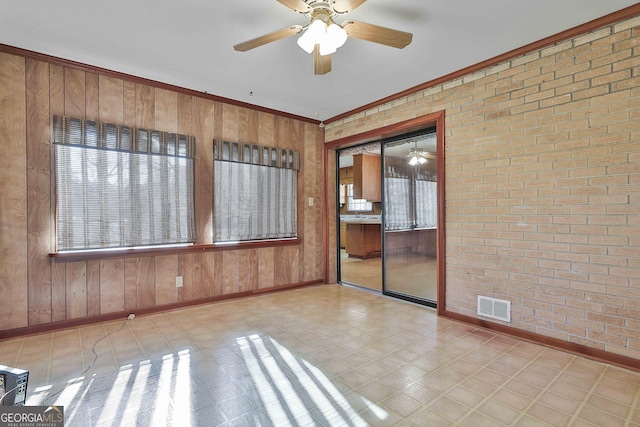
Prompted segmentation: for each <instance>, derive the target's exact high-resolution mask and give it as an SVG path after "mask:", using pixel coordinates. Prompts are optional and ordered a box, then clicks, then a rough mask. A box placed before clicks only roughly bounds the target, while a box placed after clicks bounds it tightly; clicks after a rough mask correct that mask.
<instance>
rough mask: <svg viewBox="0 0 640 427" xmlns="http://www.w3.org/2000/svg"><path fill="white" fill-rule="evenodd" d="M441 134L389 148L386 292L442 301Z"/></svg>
mask: <svg viewBox="0 0 640 427" xmlns="http://www.w3.org/2000/svg"><path fill="white" fill-rule="evenodd" d="M436 147H437V144H436V134H435V132H429V133H423V134H420V135H412V136H407V137H403V138H402V139H396V140H392V141H386V142H385V143H384V144H383V169H384V178H383V215H384V221H383V228H384V233H383V261H384V262H383V266H384V267H383V272H384V273H383V274H384V279H383V283H384V293H385V294H389V295H393V296H397V297H400V298H405V299H409V300H416V301H417V302H421V303H427V304H429V305H435V302H436V300H437V289H438V286H437V282H438V280H437V277H438V262H437V247H438V244H437V243H438V238H437V224H438V215H437V213H438V197H437V185H438V183H437V178H436V177H437V170H436V164H437V162H436V154H437V149H436Z"/></svg>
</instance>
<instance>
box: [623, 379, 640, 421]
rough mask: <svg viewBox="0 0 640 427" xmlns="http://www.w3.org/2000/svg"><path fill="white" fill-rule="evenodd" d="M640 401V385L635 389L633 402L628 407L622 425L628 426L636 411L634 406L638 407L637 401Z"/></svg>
mask: <svg viewBox="0 0 640 427" xmlns="http://www.w3.org/2000/svg"><path fill="white" fill-rule="evenodd" d="M639 401H640V387H638V389H637V390H636V395H635V397H634V398H633V402H632V403H631V406H630V407H629V413H628V414H627V419H626V420H625V422H624V427H629V426H630V425H631V419H632V418H633V415H634V414H635V413H636V408H638V402H639Z"/></svg>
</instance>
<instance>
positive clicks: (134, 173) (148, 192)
mask: <svg viewBox="0 0 640 427" xmlns="http://www.w3.org/2000/svg"><path fill="white" fill-rule="evenodd" d="M54 144H55V154H54V155H55V175H56V200H57V204H56V207H57V245H58V250H59V251H66V250H87V249H103V248H119V247H136V246H153V245H167V244H178V243H192V242H194V241H195V219H194V200H193V197H194V196H193V168H194V157H195V138H194V137H192V136H186V135H179V134H173V133H167V132H159V131H151V130H146V129H135V128H130V127H126V126H117V125H111V124H105V123H99V122H94V121H90V120H82V119H73V118H66V117H57V116H56V117H54Z"/></svg>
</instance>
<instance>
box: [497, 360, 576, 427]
mask: <svg viewBox="0 0 640 427" xmlns="http://www.w3.org/2000/svg"><path fill="white" fill-rule="evenodd" d="M543 353H544V350H543V351H542V352H541V353H540V354H539V355H537V356H536V357H535V358H534V359H532V360H531V361H529V363H527V364H526V366H524V367H523V368H522V369H521V370H520V371H518V373H520V372H522V371H523V370H524V369H525V368H526V367H528V366H530V365H531V364H533V362H535V361H536V360H538V359H539V358H540V357H542V354H543ZM576 359H577V357H576V356H572V357H571V359H570V360H569V361H568V362H567V363H566V364H565V366H564V368H562V369H561V370H560V371H559V372H558V373H557V374H556V375H555V376H554V377H553V378H551V379H550V381H549V383H548V384H547V385H546V386H544V387H543V388H542V389H541V391H540V393H538V395H537V396H536V397H535V398H533V399H531V402H530V403H529V404H528V405H527V407H526V408H524V409H523V410H521V411H518V412H519V414H518V416H517V417H516V419H515V420H513V421H512V422H511V425H515V423H517V422H518V421H519V420H521V419H522V417H523V416H524V415H525V413H526V411H527V410H529V409H530V408H531V407H532V406H533V405H534V404H535V403H537V402H538V400H539V399H540V396H542V395H543V394H544V393H545V392H546V391H549V387H551V386H552V385H553V384H555V383H556V381H557V380H558V378H560V376H561V375H562V374H563V373H564V372H565V371H566V370H567V369H568V368H569V366H570V365H571V364H572V363H573V362H574V361H575V360H576ZM502 388H503V387H502V386H501V387H500V389H502ZM554 409H555V408H554ZM560 412H562V411H560ZM539 421H542V422H543V423H545V424H548V423H547V422H546V421H544V420H539Z"/></svg>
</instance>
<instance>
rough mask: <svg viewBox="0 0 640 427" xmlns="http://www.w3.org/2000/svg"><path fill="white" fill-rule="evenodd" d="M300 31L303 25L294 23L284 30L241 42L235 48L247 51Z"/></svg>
mask: <svg viewBox="0 0 640 427" xmlns="http://www.w3.org/2000/svg"><path fill="white" fill-rule="evenodd" d="M300 31H302V25H292V26H290V27H288V28H283V29H282V30H278V31H274V32H272V33H269V34H265V35H264V36H260V37H256V38H255V39H251V40H248V41H246V42H243V43H239V44H237V45H235V46H234V47H233V48H234V49H235V50H237V51H240V52H246V51H248V50H251V49H253V48H256V47H259V46H262V45H265V44H267V43H271V42H275V41H278V40H281V39H285V38H287V37H291V36H295V35H296V34H298V33H299V32H300Z"/></svg>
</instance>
